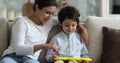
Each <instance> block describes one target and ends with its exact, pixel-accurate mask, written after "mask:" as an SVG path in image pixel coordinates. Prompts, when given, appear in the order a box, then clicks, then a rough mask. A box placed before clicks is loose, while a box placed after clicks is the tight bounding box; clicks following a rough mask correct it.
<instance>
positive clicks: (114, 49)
mask: <svg viewBox="0 0 120 63" xmlns="http://www.w3.org/2000/svg"><path fill="white" fill-rule="evenodd" d="M101 63H120V29H113V28H108V27H103V52H102V55H101Z"/></svg>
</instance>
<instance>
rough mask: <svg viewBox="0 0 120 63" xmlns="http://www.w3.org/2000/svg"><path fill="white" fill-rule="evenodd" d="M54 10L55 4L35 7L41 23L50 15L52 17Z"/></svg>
mask: <svg viewBox="0 0 120 63" xmlns="http://www.w3.org/2000/svg"><path fill="white" fill-rule="evenodd" d="M55 10H56V6H48V7H44V8H42V9H39V7H36V11H35V12H36V15H37V17H38V19H39V21H41V22H42V24H44V23H46V22H47V21H48V20H49V19H50V18H51V17H53V14H54V12H55Z"/></svg>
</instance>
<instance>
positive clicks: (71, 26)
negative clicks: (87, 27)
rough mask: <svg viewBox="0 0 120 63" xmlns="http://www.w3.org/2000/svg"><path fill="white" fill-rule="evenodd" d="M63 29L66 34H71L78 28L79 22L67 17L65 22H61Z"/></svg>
mask: <svg viewBox="0 0 120 63" xmlns="http://www.w3.org/2000/svg"><path fill="white" fill-rule="evenodd" d="M61 26H62V29H63V31H64V32H65V33H66V34H71V33H73V32H75V30H76V28H77V22H76V21H74V19H67V18H66V19H65V20H64V21H63V23H62V24H61Z"/></svg>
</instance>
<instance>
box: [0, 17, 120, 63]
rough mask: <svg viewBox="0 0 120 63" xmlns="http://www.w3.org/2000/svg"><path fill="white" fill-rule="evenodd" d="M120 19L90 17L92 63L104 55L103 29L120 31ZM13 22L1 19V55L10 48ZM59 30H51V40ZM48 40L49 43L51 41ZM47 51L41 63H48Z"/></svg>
mask: <svg viewBox="0 0 120 63" xmlns="http://www.w3.org/2000/svg"><path fill="white" fill-rule="evenodd" d="M119 24H120V19H114V18H103V17H95V16H94V17H93V16H91V17H88V18H87V19H86V21H85V24H84V25H85V26H86V28H87V29H88V35H89V47H88V51H89V53H90V57H91V58H92V62H91V63H100V58H101V54H102V48H103V45H102V44H103V42H102V41H103V34H102V27H103V26H107V27H111V28H115V29H120V25H119ZM12 25H13V22H11V21H8V20H5V19H3V18H0V55H1V54H2V53H3V51H4V50H5V49H6V48H7V47H8V45H9V41H10V31H11V26H12ZM59 31H60V30H59V28H58V27H57V26H56V27H54V28H53V30H51V32H50V34H49V39H50V38H51V36H53V35H54V34H55V33H57V32H59ZM49 39H48V41H49ZM44 55H45V51H42V54H41V55H40V58H39V61H40V62H41V63H46V61H45V58H44Z"/></svg>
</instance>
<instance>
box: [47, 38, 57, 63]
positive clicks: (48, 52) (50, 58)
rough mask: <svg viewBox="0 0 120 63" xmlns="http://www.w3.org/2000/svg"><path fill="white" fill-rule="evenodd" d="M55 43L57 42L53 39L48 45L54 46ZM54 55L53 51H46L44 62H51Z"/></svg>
mask: <svg viewBox="0 0 120 63" xmlns="http://www.w3.org/2000/svg"><path fill="white" fill-rule="evenodd" d="M56 42H57V40H56V39H55V38H52V39H51V40H50V43H54V44H56ZM54 54H55V51H54V50H48V51H47V53H46V60H47V61H48V62H51V60H53V58H54V57H53V56H54Z"/></svg>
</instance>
